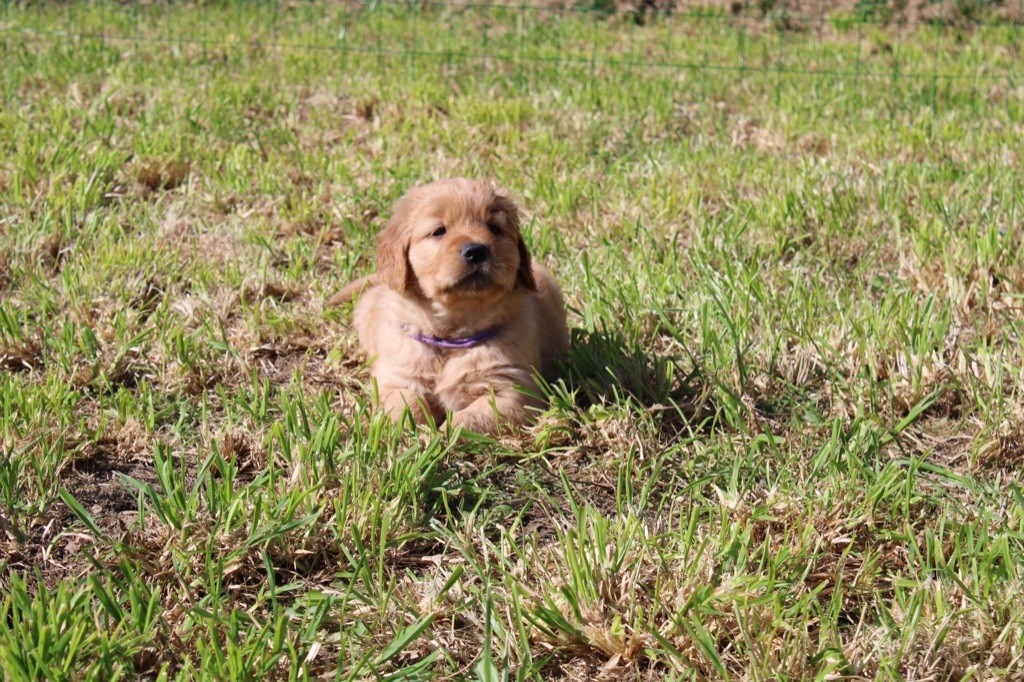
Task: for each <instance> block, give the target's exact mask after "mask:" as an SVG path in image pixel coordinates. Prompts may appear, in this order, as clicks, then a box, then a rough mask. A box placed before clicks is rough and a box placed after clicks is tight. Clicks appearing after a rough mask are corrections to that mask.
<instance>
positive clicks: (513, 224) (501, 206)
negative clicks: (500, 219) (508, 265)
mask: <svg viewBox="0 0 1024 682" xmlns="http://www.w3.org/2000/svg"><path fill="white" fill-rule="evenodd" d="M491 210H492V211H495V212H501V213H504V214H505V221H506V224H507V225H508V227H509V228H511V229H512V231H513V233H514V234H515V235H516V245H517V246H518V247H519V269H518V270H516V286H517V287H522V288H524V289H526V290H527V291H537V282H536V281H535V280H534V279H533V265H532V263H531V262H530V250H529V249H527V248H526V242H525V241H523V235H522V234H521V233H520V232H519V209H518V208H517V207H516V202H514V201H512V199H511V198H510V197H508V196H507V195H505V194H503V193H501V191H499V190H494V197H493V199H492V200H491Z"/></svg>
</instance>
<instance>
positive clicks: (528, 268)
mask: <svg viewBox="0 0 1024 682" xmlns="http://www.w3.org/2000/svg"><path fill="white" fill-rule="evenodd" d="M517 240H518V246H519V269H518V270H516V286H520V287H522V288H524V289H526V290H527V291H537V282H536V280H534V279H533V264H532V263H531V262H530V251H529V249H527V248H526V242H524V241H523V235H519V236H518V237H517Z"/></svg>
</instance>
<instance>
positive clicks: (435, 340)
mask: <svg viewBox="0 0 1024 682" xmlns="http://www.w3.org/2000/svg"><path fill="white" fill-rule="evenodd" d="M403 328H404V329H405V330H406V331H407V332H408V328H407V327H403ZM500 331H501V327H491V328H490V329H485V330H483V331H482V332H480V333H479V334H474V335H473V336H464V337H462V338H461V339H445V338H442V337H440V336H428V335H427V334H419V333H412V334H409V338H410V339H413V340H414V341H419V342H420V343H424V344H426V345H428V346H433V347H434V348H443V349H444V350H461V349H465V348H473V347H475V346H479V345H480V344H481V343H483V342H484V341H486V340H487V339H489V338H491V337H492V336H494V335H495V334H497V333H498V332H500Z"/></svg>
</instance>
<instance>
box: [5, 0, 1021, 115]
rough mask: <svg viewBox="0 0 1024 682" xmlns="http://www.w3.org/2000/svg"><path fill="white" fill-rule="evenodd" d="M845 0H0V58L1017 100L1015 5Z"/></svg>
mask: <svg viewBox="0 0 1024 682" xmlns="http://www.w3.org/2000/svg"><path fill="white" fill-rule="evenodd" d="M843 1H844V0H838V1H837V2H833V3H825V2H822V1H821V0H792V1H789V0H783V1H782V2H776V1H775V0H759V1H757V2H751V0H742V2H740V0H733V1H732V2H729V0H721V2H719V3H718V4H715V2H714V0H712V1H711V2H705V3H696V4H694V3H681V2H675V3H673V2H671V0H629V2H627V3H625V4H614V3H613V0H593V2H590V3H588V4H586V5H581V4H565V3H560V2H557V1H555V0H553V1H551V2H547V3H543V4H537V3H536V2H532V1H531V2H526V1H523V2H519V3H515V2H514V1H513V2H509V3H501V2H470V1H467V2H462V1H459V0H450V1H449V0H446V1H444V2H434V1H431V0H423V1H418V2H417V1H408V0H370V1H368V2H362V3H359V2H333V3H316V2H307V1H304V0H295V1H287V0H272V1H271V0H262V1H255V2H242V1H240V0H233V1H225V2H209V3H199V4H181V3H174V2H151V3H139V2H135V3H132V2H113V1H111V0H98V1H97V2H89V3H56V2H33V3H28V2H12V1H11V0H4V1H3V2H2V3H0V38H2V41H3V46H2V50H3V52H2V54H3V59H4V62H5V63H10V62H11V60H16V61H17V60H21V61H22V62H24V60H30V59H32V58H34V56H36V55H38V54H39V51H40V50H44V49H55V48H62V49H66V50H75V49H88V47H89V46H97V45H98V46H103V47H107V46H113V47H116V46H130V47H131V48H132V49H134V50H136V51H144V50H150V51H156V50H164V51H173V52H175V54H178V55H184V56H185V57H186V58H188V59H191V60H193V61H203V60H206V61H209V60H217V59H225V58H232V59H245V58H253V57H254V56H255V55H256V54H257V53H265V52H266V51H280V52H305V53H307V54H310V53H320V54H321V55H323V59H326V60H329V61H331V62H332V63H333V64H334V66H335V67H336V68H349V69H359V70H361V71H363V72H365V73H366V74H367V75H376V76H381V75H385V74H387V73H390V72H392V70H393V69H395V68H405V69H408V70H409V71H410V72H413V73H417V72H419V73H423V74H427V75H430V74H441V75H444V76H445V77H458V76H460V75H466V74H471V75H475V76H488V77H497V78H502V79H504V81H505V82H506V84H510V85H512V86H517V87H531V85H532V84H534V83H535V82H536V79H537V78H538V77H546V78H561V79H563V80H565V81H566V82H573V83H579V84H583V85H586V86H587V87H589V88H600V87H604V86H612V87H619V88H623V87H625V88H628V87H630V85H631V83H634V82H636V81H637V80H645V81H650V80H652V79H654V80H661V81H664V82H665V84H666V86H668V87H673V88H683V89H692V90H694V91H695V93H696V94H698V95H700V96H706V97H717V96H721V95H722V93H723V92H724V91H725V90H728V89H732V90H734V91H735V90H738V91H741V92H742V91H746V92H748V93H749V94H751V95H752V96H757V95H760V96H769V97H774V98H775V99H776V101H778V100H780V99H781V98H783V97H789V96H791V95H793V96H799V97H800V98H802V99H803V100H804V101H806V102H807V105H808V106H810V107H816V108H821V107H824V106H829V102H831V106H832V107H833V108H840V109H842V110H843V111H844V112H845V113H847V114H848V113H849V111H850V108H851V107H854V108H857V109H858V110H859V109H862V108H865V107H868V108H874V109H878V110H880V111H884V112H886V113H887V114H888V115H890V116H892V115H894V114H896V113H897V112H900V111H913V110H916V109H918V108H920V107H922V106H925V107H929V108H931V109H932V110H933V111H938V110H939V109H940V108H942V107H944V106H947V105H949V104H955V105H957V106H964V105H966V106H971V107H975V108H977V107H979V106H993V105H994V106H1005V107H1007V108H1008V109H1011V110H1013V112H1014V113H1016V112H1018V111H1019V110H1020V109H1021V107H1022V104H1024V69H1022V67H1021V63H1022V61H1024V59H1022V49H1021V45H1022V27H1021V23H1022V19H1024V0H1006V1H1005V2H1002V3H986V2H983V1H982V0H949V1H946V0H943V1H942V2H928V3H925V4H920V5H913V4H912V3H910V2H907V1H906V0H888V1H885V0H856V2H853V0H850V1H849V2H848V3H847V4H845V5H844V4H843ZM993 44H995V45H998V46H1000V49H996V50H992V49H986V50H979V49H978V46H979V45H988V46H991V45H993ZM311 68H315V67H311Z"/></svg>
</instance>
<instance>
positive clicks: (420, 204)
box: [328, 178, 569, 434]
mask: <svg viewBox="0 0 1024 682" xmlns="http://www.w3.org/2000/svg"><path fill="white" fill-rule="evenodd" d="M360 291H363V293H362V296H361V297H360V299H359V302H358V304H357V305H356V309H355V326H356V330H357V331H358V333H359V343H360V345H361V346H362V348H363V350H364V351H365V352H366V353H367V354H368V355H369V356H370V357H371V358H372V360H373V369H372V373H373V377H374V378H375V379H376V381H377V389H378V392H379V398H380V403H381V405H382V407H383V408H384V409H385V410H387V411H388V412H389V413H390V414H391V415H392V417H394V418H397V417H400V416H401V414H402V412H403V410H404V409H405V408H406V407H408V408H409V409H410V410H411V411H412V414H413V415H414V417H415V418H416V420H417V421H418V422H423V421H426V418H427V417H428V416H429V417H430V418H431V419H433V420H434V422H435V423H437V424H440V423H441V422H442V421H444V419H445V416H446V414H447V413H449V412H450V413H451V417H450V419H451V421H452V423H454V424H456V425H458V426H461V427H463V428H466V429H469V430H471V431H476V432H479V433H491V434H493V433H496V432H498V431H500V430H503V429H506V428H508V427H514V426H519V425H523V424H526V423H527V422H528V421H529V420H530V416H531V415H530V411H529V410H528V409H527V408H528V407H531V406H537V405H538V403H539V400H538V399H537V398H536V397H535V396H534V395H528V394H527V393H524V392H523V391H522V390H520V389H525V390H526V391H527V392H529V393H532V394H536V393H537V386H536V383H535V382H534V379H533V372H534V370H535V369H539V370H540V371H541V373H542V374H546V375H550V373H551V371H552V368H553V364H554V361H555V358H556V357H557V356H558V354H560V353H561V352H563V351H564V350H565V349H566V348H567V347H568V345H569V331H568V329H567V327H566V322H565V305H564V303H563V301H562V294H561V292H560V291H559V289H558V285H557V284H555V281H554V280H553V279H552V277H551V275H550V274H549V273H548V272H547V270H545V269H544V268H542V267H540V266H537V265H533V264H532V263H531V262H530V253H529V251H528V250H527V248H526V244H525V243H524V242H523V238H522V236H521V235H520V233H519V213H518V211H517V209H516V205H515V203H514V202H513V201H512V200H511V199H509V198H508V197H507V196H505V195H504V194H501V193H500V192H498V191H497V190H495V189H494V188H493V187H492V186H491V185H490V184H489V183H486V182H480V181H472V180H465V179H462V178H457V179H452V180H442V181H439V182H433V183H430V184H427V185H421V186H419V187H415V188H413V189H412V190H410V191H409V193H408V194H406V195H405V196H404V197H402V198H401V199H400V200H399V201H398V203H397V204H396V206H395V209H394V214H393V216H392V218H391V220H390V221H389V222H388V224H387V226H386V227H385V228H384V230H383V231H382V232H381V234H380V238H379V242H378V247H377V273H376V274H375V275H371V276H369V277H364V278H362V279H359V280H356V281H355V282H353V283H351V284H350V285H348V286H347V287H345V289H343V290H342V291H341V292H339V293H338V294H337V295H335V296H334V297H332V298H331V300H330V301H328V304H329V305H336V304H338V303H341V302H343V301H345V300H347V299H348V298H349V297H351V296H352V295H354V294H356V293H358V292H360Z"/></svg>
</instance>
